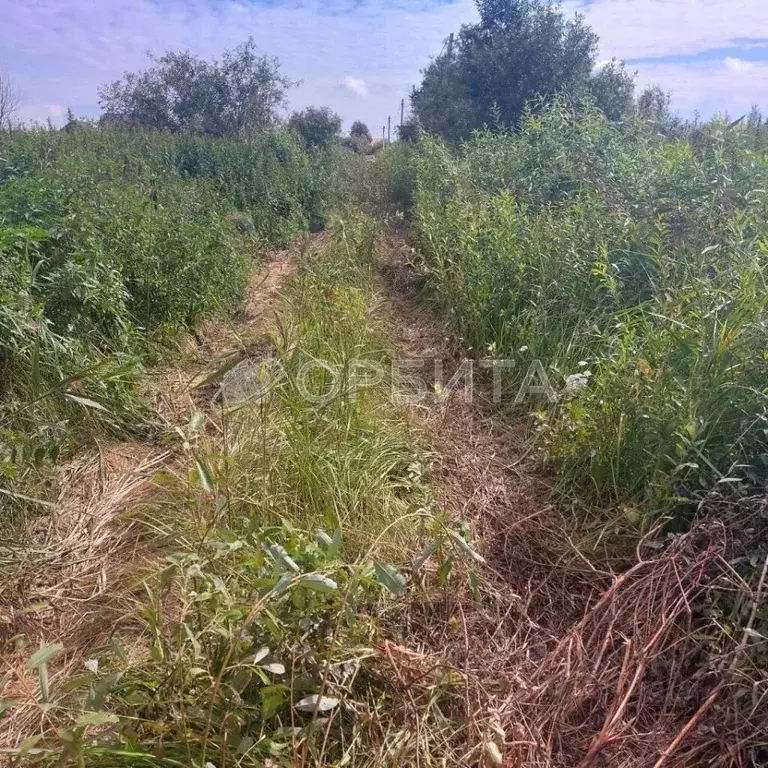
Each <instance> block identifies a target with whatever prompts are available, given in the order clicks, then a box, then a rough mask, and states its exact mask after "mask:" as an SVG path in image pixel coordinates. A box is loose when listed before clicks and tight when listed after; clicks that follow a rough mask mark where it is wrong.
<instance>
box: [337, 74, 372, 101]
mask: <svg viewBox="0 0 768 768" xmlns="http://www.w3.org/2000/svg"><path fill="white" fill-rule="evenodd" d="M341 84H342V86H343V87H344V88H346V89H347V90H348V91H351V92H352V93H355V94H357V95H358V96H367V95H368V88H367V87H366V85H365V80H362V79H361V78H359V77H352V75H347V76H346V77H345V78H344V79H343V80H342V81H341Z"/></svg>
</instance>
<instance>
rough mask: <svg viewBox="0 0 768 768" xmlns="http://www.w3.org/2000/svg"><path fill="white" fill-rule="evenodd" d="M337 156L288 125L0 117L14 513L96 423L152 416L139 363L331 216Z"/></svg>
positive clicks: (8, 462) (2, 355)
mask: <svg viewBox="0 0 768 768" xmlns="http://www.w3.org/2000/svg"><path fill="white" fill-rule="evenodd" d="M337 169H338V158H337V157H336V155H335V153H334V150H328V151H313V152H305V151H303V150H302V149H301V147H300V146H299V144H298V143H297V139H296V138H295V137H294V136H293V135H292V134H289V133H287V132H283V131H275V132H273V133H269V134H265V135H263V136H260V137H257V138H255V139H253V140H252V141H249V142H235V141H223V140H213V139H207V138H203V137H193V136H172V135H165V134H160V133H153V132H142V131H118V130H98V131H97V130H94V131H81V132H73V133H66V132H38V133H33V132H20V133H14V134H9V133H0V376H1V381H0V492H2V493H3V495H4V497H5V499H8V500H10V501H11V508H12V510H15V512H14V514H16V513H17V512H20V511H22V510H23V508H24V507H26V506H27V505H28V504H29V503H30V502H29V500H28V498H25V497H29V496H37V495H39V494H42V498H41V501H46V500H49V499H50V497H51V495H52V493H54V492H55V489H54V488H53V487H52V486H50V484H47V482H46V479H45V474H46V473H47V472H48V470H49V469H50V467H52V466H55V464H56V463H57V461H58V460H59V457H61V456H62V455H66V454H68V453H71V452H72V450H74V449H75V448H76V447H77V446H82V445H83V444H84V443H85V442H87V441H88V440H90V439H91V438H92V437H93V436H95V435H109V436H117V435H120V434H133V435H146V434H147V433H148V432H149V431H152V430H153V428H154V424H153V421H154V420H153V418H152V416H151V414H149V413H148V411H147V409H146V408H145V407H144V406H143V405H142V403H141V401H140V400H139V398H138V397H137V395H136V394H135V391H136V387H135V385H136V383H137V381H138V380H139V379H140V378H141V376H142V374H143V368H144V366H145V364H146V363H147V362H148V361H150V360H152V359H156V357H157V352H158V350H160V353H161V354H162V345H163V343H164V342H166V341H170V340H171V339H173V338H174V337H176V336H178V334H179V333H183V332H188V331H191V330H193V329H194V328H195V326H196V325H198V324H199V323H200V321H201V320H203V319H205V318H206V317H210V316H212V315H216V314H228V313H231V312H232V311H233V310H235V309H236V308H237V306H238V305H239V303H240V301H241V299H242V297H243V293H244V290H245V284H246V279H247V276H248V273H249V271H250V270H251V268H252V266H253V264H254V261H255V260H257V259H258V258H260V254H261V253H263V251H264V250H265V249H267V248H269V247H282V246H284V245H285V244H286V243H287V242H288V241H290V240H291V239H292V238H293V237H295V236H296V235H297V234H299V233H301V232H304V231H306V230H307V229H308V228H310V227H314V228H317V227H320V226H322V223H323V220H324V216H325V211H326V209H327V208H328V207H329V206H330V205H332V204H334V203H335V201H336V189H337V185H336V178H337V175H338V174H337ZM158 343H159V344H160V346H158ZM3 522H7V516H3V521H0V525H1V524H3Z"/></svg>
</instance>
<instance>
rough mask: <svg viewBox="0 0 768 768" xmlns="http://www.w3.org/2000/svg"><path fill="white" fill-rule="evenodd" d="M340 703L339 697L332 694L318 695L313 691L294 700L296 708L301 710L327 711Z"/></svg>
mask: <svg viewBox="0 0 768 768" xmlns="http://www.w3.org/2000/svg"><path fill="white" fill-rule="evenodd" d="M339 704H340V701H339V699H335V698H333V696H318V695H317V694H316V693H313V694H312V695H311V696H305V697H304V698H303V699H300V700H299V701H297V702H296V709H298V710H300V711H301V712H329V711H330V710H332V709H333V708H334V707H338V706H339Z"/></svg>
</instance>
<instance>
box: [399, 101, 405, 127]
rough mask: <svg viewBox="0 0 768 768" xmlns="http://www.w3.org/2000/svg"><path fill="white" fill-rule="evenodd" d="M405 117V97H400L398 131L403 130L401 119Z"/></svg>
mask: <svg viewBox="0 0 768 768" xmlns="http://www.w3.org/2000/svg"><path fill="white" fill-rule="evenodd" d="M404 119H405V99H400V131H401V132H402V130H403V120H404Z"/></svg>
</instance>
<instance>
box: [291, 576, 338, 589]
mask: <svg viewBox="0 0 768 768" xmlns="http://www.w3.org/2000/svg"><path fill="white" fill-rule="evenodd" d="M299 584H301V585H302V586H304V587H307V588H308V589H311V590H314V591H315V592H325V593H328V592H335V591H336V590H337V589H338V588H339V585H338V584H337V583H336V582H335V581H334V580H333V579H329V578H328V577H327V576H323V575H322V574H321V573H309V574H307V575H306V576H302V577H301V579H300V580H299Z"/></svg>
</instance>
